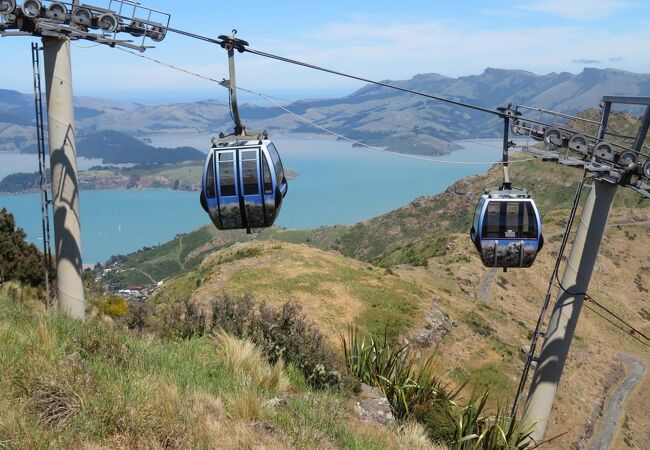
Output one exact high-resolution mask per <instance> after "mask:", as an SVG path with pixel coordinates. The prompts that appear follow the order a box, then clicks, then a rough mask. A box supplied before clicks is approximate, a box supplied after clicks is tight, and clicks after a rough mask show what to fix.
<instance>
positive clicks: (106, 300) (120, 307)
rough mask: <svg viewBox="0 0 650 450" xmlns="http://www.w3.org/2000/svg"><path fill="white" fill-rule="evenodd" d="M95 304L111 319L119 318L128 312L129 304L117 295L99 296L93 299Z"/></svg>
mask: <svg viewBox="0 0 650 450" xmlns="http://www.w3.org/2000/svg"><path fill="white" fill-rule="evenodd" d="M95 306H97V309H99V311H100V312H101V313H102V314H106V315H107V316H109V317H111V318H112V319H121V318H122V317H125V316H127V315H128V314H129V304H128V303H127V301H126V300H125V299H124V297H120V296H119V295H108V296H105V297H100V298H98V299H97V300H96V301H95Z"/></svg>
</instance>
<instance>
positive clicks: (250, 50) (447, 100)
mask: <svg viewBox="0 0 650 450" xmlns="http://www.w3.org/2000/svg"><path fill="white" fill-rule="evenodd" d="M242 48H243V50H244V51H245V52H248V53H252V54H254V55H258V56H262V57H264V58H270V59H275V60H277V61H282V62H286V63H289V64H294V65H297V66H302V67H306V68H308V69H314V70H319V71H321V72H327V73H331V74H333V75H339V76H342V77H346V78H351V79H353V80H358V81H363V82H365V83H369V84H374V85H376V86H382V87H385V88H389V89H394V90H397V91H402V92H406V93H408V94H413V95H419V96H420V97H426V98H430V99H432V100H438V101H441V102H445V103H450V104H452V105H456V106H462V107H463V108H469V109H473V110H475V111H481V112H484V113H487V114H492V115H495V116H498V117H507V115H506V114H505V113H502V112H499V111H496V110H493V109H489V108H484V107H482V106H478V105H472V104H471V103H465V102H461V101H458V100H452V99H450V98H445V97H440V96H437V95H432V94H427V93H424V92H420V91H415V90H413V89H408V88H403V87H400V86H395V85H394V84H388V83H384V82H381V81H375V80H371V79H369V78H364V77H360V76H357V75H352V74H349V73H345V72H339V71H338V70H333V69H328V68H325V67H322V66H317V65H314V64H309V63H306V62H303V61H298V60H296V59H291V58H286V57H284V56H278V55H274V54H272V53H267V52H263V51H260V50H255V49H254V48H250V47H242Z"/></svg>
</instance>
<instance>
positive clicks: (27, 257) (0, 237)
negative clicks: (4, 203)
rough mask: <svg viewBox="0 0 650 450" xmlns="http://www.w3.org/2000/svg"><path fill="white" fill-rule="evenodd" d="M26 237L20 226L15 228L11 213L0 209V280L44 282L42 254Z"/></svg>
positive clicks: (28, 282) (33, 284) (29, 282)
mask: <svg viewBox="0 0 650 450" xmlns="http://www.w3.org/2000/svg"><path fill="white" fill-rule="evenodd" d="M26 237H27V234H26V233H25V232H24V231H23V229H22V228H20V227H18V228H16V221H15V219H14V216H13V214H11V213H9V212H8V211H7V209H6V208H2V209H0V281H2V282H4V281H9V280H17V281H20V282H21V283H23V284H29V285H31V286H40V285H42V284H43V283H44V282H45V276H44V273H43V263H42V261H43V257H42V254H41V253H40V252H39V251H38V249H37V248H36V247H35V246H34V245H33V244H30V243H28V242H27V241H26V240H25V238H26Z"/></svg>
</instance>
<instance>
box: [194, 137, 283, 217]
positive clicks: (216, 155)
mask: <svg viewBox="0 0 650 450" xmlns="http://www.w3.org/2000/svg"><path fill="white" fill-rule="evenodd" d="M287 188H288V186H287V179H286V177H285V174H284V168H283V167H282V160H281V159H280V154H279V153H278V151H277V149H276V148H275V145H273V143H272V142H271V141H269V140H238V141H234V142H229V143H222V144H218V145H215V146H213V147H212V149H211V150H210V151H209V152H208V156H207V158H206V160H205V169H204V171H203V187H202V190H201V206H203V209H204V210H205V211H206V212H207V213H208V215H209V216H210V219H212V222H213V223H214V224H215V225H216V227H217V228H219V229H220V230H233V229H246V230H250V229H251V228H264V227H270V226H271V225H273V222H275V219H276V218H277V217H278V214H279V213H280V208H281V207H282V200H283V199H284V196H285V195H287Z"/></svg>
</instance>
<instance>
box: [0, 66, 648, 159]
mask: <svg viewBox="0 0 650 450" xmlns="http://www.w3.org/2000/svg"><path fill="white" fill-rule="evenodd" d="M386 82H387V83H391V84H394V85H397V86H400V87H405V88H409V89H415V90H419V91H422V92H426V93H431V94H435V95H440V96H445V97H449V98H453V99H457V100H461V101H467V102H470V103H474V104H477V105H480V106H484V107H488V108H496V107H497V106H503V105H505V104H507V103H508V102H513V103H515V104H527V105H533V106H537V107H544V108H549V109H555V110H559V111H562V112H565V113H576V112H579V111H583V110H585V109H587V108H594V107H595V106H597V105H598V103H599V101H600V100H601V97H602V96H603V95H650V75H649V74H637V73H632V72H626V71H622V70H616V69H595V68H585V69H584V70H583V71H582V72H581V73H578V74H571V73H568V72H563V73H550V74H545V75H538V74H534V73H531V72H527V71H523V70H505V69H495V68H487V69H485V71H484V72H483V73H481V74H478V75H469V76H461V77H458V78H452V77H446V76H443V75H439V74H418V75H415V76H414V77H412V78H411V79H409V80H386ZM287 108H288V109H289V110H291V111H293V112H294V113H297V114H300V115H301V116H303V117H305V118H306V119H308V120H311V121H314V122H316V123H318V124H319V125H321V126H324V127H326V128H329V129H332V130H334V131H336V132H337V133H341V134H343V135H345V136H348V137H350V138H353V139H358V140H361V141H364V142H366V143H368V144H371V145H378V146H384V147H388V148H390V149H392V150H395V151H401V152H408V153H420V154H444V153H448V152H450V151H452V150H454V149H455V148H456V146H455V145H454V144H453V143H452V142H451V141H453V140H459V139H467V138H480V137H495V136H498V135H499V133H500V129H499V121H498V120H496V119H494V118H492V117H490V116H487V115H486V114H483V113H480V112H476V111H471V110H465V109H459V108H457V107H452V106H450V105H447V104H443V103H440V102H436V101H434V100H426V99H423V98H421V97H416V96H413V95H410V94H405V93H399V92H397V91H393V90H390V89H386V88H381V87H377V86H374V85H372V86H365V87H362V88H361V89H359V90H357V91H356V92H354V93H352V94H350V95H348V96H345V97H341V98H333V99H320V100H302V101H297V102H293V103H291V104H289V105H287ZM240 110H241V111H240V112H241V115H242V117H243V118H244V120H245V122H246V123H247V125H248V126H249V128H256V129H269V130H272V131H277V130H281V131H291V132H310V133H314V132H318V131H317V130H316V129H314V128H311V127H309V126H308V125H306V124H305V123H304V122H302V121H300V120H299V119H297V118H295V117H293V116H291V115H289V114H287V113H286V112H285V111H283V110H282V109H280V108H277V107H275V106H273V107H260V106H255V105H243V106H242V107H241V108H240ZM75 111H76V123H77V127H78V131H79V133H80V134H89V133H94V132H99V131H105V130H111V131H113V130H114V131H119V132H123V133H126V134H129V135H133V136H135V137H138V138H144V137H146V136H148V135H152V134H154V133H155V134H157V135H159V134H160V133H172V134H173V133H178V132H182V133H188V132H194V133H197V134H200V133H203V134H209V133H213V134H216V133H218V132H219V131H230V129H231V128H232V124H231V120H230V117H229V112H228V107H227V105H226V104H224V103H223V102H219V101H215V100H206V101H200V102H194V103H179V104H167V105H140V104H131V103H116V102H113V101H108V100H100V99H90V98H77V99H76V109H75ZM32 117H33V104H32V97H31V96H30V95H26V94H20V93H17V92H13V91H0V150H16V149H24V148H26V147H28V146H29V145H31V144H33V139H34V138H33V135H34V133H33V129H32V125H31V124H32V123H33V121H32Z"/></svg>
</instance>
